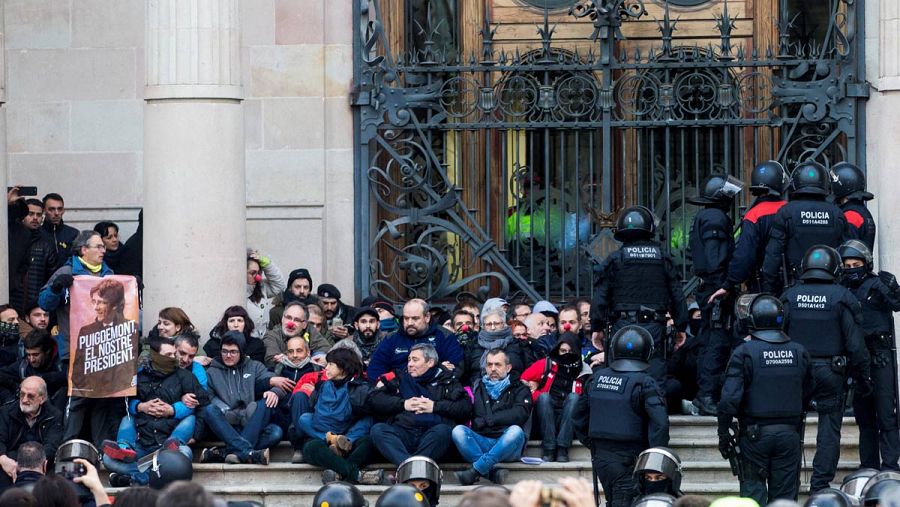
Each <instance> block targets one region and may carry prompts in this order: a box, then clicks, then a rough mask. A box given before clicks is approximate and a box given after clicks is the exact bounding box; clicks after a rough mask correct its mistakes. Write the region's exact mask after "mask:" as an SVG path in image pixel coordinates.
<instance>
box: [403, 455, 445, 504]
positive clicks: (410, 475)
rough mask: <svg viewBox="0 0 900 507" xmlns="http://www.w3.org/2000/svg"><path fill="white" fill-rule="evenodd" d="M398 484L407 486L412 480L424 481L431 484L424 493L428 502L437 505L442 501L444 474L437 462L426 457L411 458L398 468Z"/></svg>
mask: <svg viewBox="0 0 900 507" xmlns="http://www.w3.org/2000/svg"><path fill="white" fill-rule="evenodd" d="M396 477H397V483H398V484H405V483H406V482H407V481H411V480H424V481H428V482H429V483H431V484H430V485H429V486H428V487H427V488H425V490H423V491H422V492H423V493H425V496H426V497H428V502H429V503H431V504H434V505H437V503H438V501H439V500H440V499H441V483H442V482H443V479H444V473H443V472H442V471H441V467H440V466H438V464H437V463H435V461H434V460H433V459H431V458H429V457H426V456H410V457H409V458H407V459H406V460H405V461H404V462H403V463H400V466H398V467H397V475H396Z"/></svg>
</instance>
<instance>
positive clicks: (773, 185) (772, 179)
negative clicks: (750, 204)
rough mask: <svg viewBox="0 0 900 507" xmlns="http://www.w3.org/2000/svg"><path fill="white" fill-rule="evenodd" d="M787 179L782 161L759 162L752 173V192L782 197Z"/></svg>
mask: <svg viewBox="0 0 900 507" xmlns="http://www.w3.org/2000/svg"><path fill="white" fill-rule="evenodd" d="M786 179H787V178H786V177H785V172H784V166H783V165H781V163H780V162H778V161H777V160H766V161H765V162H763V163H761V164H757V165H756V167H754V168H753V172H751V173H750V193H751V194H753V195H774V196H776V197H780V196H781V194H783V193H784V187H785V184H786V181H785V180H786Z"/></svg>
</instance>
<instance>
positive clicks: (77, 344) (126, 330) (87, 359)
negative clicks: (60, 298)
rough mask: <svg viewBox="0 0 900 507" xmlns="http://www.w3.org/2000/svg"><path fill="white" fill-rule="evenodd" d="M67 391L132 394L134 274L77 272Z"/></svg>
mask: <svg viewBox="0 0 900 507" xmlns="http://www.w3.org/2000/svg"><path fill="white" fill-rule="evenodd" d="M69 294H70V300H71V312H70V320H69V326H70V333H71V334H70V336H72V337H74V338H73V339H71V340H69V348H70V350H69V395H75V396H83V397H86V398H108V397H114V396H134V395H135V383H136V378H137V360H138V354H139V349H140V335H139V333H138V315H139V309H138V288H137V281H136V280H135V278H134V277H132V276H120V275H111V276H106V277H103V278H97V277H95V276H76V277H75V282H74V284H73V285H72V287H71V289H70V291H69Z"/></svg>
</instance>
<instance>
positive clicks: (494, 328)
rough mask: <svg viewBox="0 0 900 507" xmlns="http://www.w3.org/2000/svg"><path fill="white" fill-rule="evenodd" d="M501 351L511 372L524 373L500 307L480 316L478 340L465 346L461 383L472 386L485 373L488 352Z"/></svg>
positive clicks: (519, 351)
mask: <svg viewBox="0 0 900 507" xmlns="http://www.w3.org/2000/svg"><path fill="white" fill-rule="evenodd" d="M493 349H501V350H504V351H505V352H506V360H507V362H508V363H509V364H510V366H511V367H512V369H513V371H515V372H516V373H519V374H521V373H522V372H523V371H525V366H526V365H525V360H524V359H523V357H522V351H521V349H520V348H519V343H518V342H517V341H516V340H515V338H513V337H512V330H511V329H510V328H509V326H508V325H507V324H506V312H504V311H503V308H501V307H495V308H491V309H488V310H485V311H483V312H482V314H481V331H479V332H478V338H477V339H476V340H475V341H471V342H469V343H468V344H467V345H466V349H465V362H464V363H463V365H462V372H461V374H462V381H463V383H464V384H465V385H467V386H474V385H475V382H476V381H478V380H479V379H480V378H481V377H482V376H483V375H484V372H485V364H486V362H487V355H488V351H489V350H493Z"/></svg>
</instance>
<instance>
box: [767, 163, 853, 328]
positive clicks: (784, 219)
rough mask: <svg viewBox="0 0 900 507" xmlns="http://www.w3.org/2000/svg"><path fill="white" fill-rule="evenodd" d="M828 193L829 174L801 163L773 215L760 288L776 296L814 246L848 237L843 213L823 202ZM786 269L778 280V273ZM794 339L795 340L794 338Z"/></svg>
mask: <svg viewBox="0 0 900 507" xmlns="http://www.w3.org/2000/svg"><path fill="white" fill-rule="evenodd" d="M830 193H831V173H830V172H829V171H828V170H827V169H825V168H824V167H822V165H821V164H819V163H817V162H813V161H807V162H803V163H802V164H800V165H798V166H797V168H796V169H794V172H793V174H792V175H791V197H790V202H788V203H787V204H786V205H784V206H782V207H781V209H779V210H778V212H777V213H776V214H775V220H774V223H773V225H772V235H771V237H770V238H769V242H768V244H767V245H766V255H765V259H764V260H763V285H762V289H763V290H764V291H766V292H772V293H777V292H778V290H777V289H778V288H779V287H780V286H781V284H782V283H783V282H785V281H786V283H785V284H784V287H788V286H790V285H792V284H793V282H794V280H795V279H796V278H797V275H799V271H800V262H801V260H802V259H803V255H804V254H805V253H806V251H807V250H809V248H810V247H811V246H813V245H826V246H830V247H831V248H837V247H839V246H840V245H841V243H843V242H844V241H845V240H847V239H850V238H849V237H848V235H849V230H848V226H847V220H846V219H845V218H844V213H843V212H842V211H841V210H840V208H838V207H837V206H836V205H834V204H832V203H830V202H827V201H826V200H825V199H826V198H827V197H828V195H829V194H830ZM782 268H784V269H786V271H785V273H784V279H781V280H779V276H778V274H779V270H781V269H782ZM795 339H796V338H795Z"/></svg>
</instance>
